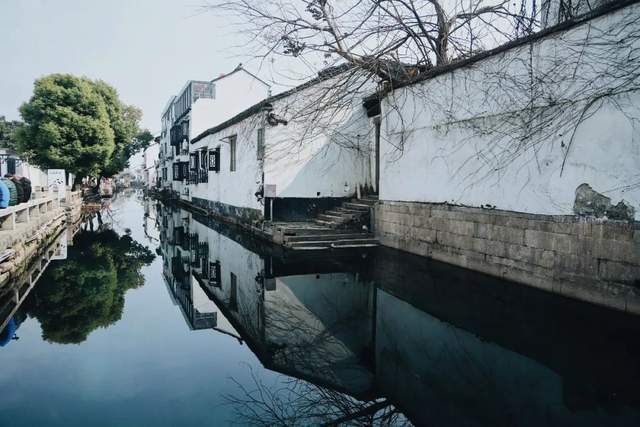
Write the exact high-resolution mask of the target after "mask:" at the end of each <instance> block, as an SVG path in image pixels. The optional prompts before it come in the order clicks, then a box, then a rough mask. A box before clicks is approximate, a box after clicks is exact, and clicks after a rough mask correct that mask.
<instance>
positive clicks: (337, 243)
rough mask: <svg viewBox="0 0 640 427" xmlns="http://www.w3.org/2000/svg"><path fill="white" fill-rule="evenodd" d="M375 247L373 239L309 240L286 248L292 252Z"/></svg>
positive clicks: (290, 244) (294, 243)
mask: <svg viewBox="0 0 640 427" xmlns="http://www.w3.org/2000/svg"><path fill="white" fill-rule="evenodd" d="M377 245H378V240H377V239H374V238H355V239H331V240H310V241H301V242H289V243H287V246H288V247H289V248H291V249H293V250H312V249H313V250H321V249H339V248H344V249H346V248H364V247H374V246H377Z"/></svg>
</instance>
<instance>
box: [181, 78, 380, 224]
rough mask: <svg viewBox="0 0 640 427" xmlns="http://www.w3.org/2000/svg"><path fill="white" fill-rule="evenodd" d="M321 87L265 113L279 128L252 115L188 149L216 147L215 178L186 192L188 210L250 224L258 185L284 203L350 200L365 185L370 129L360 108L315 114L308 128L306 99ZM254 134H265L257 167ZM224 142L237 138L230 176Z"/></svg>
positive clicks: (257, 209) (256, 211)
mask: <svg viewBox="0 0 640 427" xmlns="http://www.w3.org/2000/svg"><path fill="white" fill-rule="evenodd" d="M323 85H324V86H323ZM326 85H331V83H330V81H329V82H324V83H321V84H319V85H314V86H311V87H309V88H306V89H304V90H301V91H299V92H296V93H293V94H292V95H290V96H287V97H284V98H281V99H278V100H276V101H274V102H273V112H274V114H276V115H277V116H278V117H280V118H282V119H284V120H287V124H286V125H285V124H282V123H281V124H278V125H276V126H272V125H269V124H268V123H266V117H265V113H264V112H257V113H256V114H253V115H251V116H249V117H247V118H245V119H244V120H242V121H240V122H238V123H236V124H233V125H231V126H229V127H227V128H225V129H223V130H221V131H219V132H217V133H215V134H212V135H208V136H206V137H205V138H203V139H201V140H199V141H197V142H196V143H194V144H192V145H191V147H190V149H191V151H192V152H194V151H196V150H199V149H203V148H206V149H207V150H213V149H215V148H217V147H220V171H219V172H213V171H209V180H208V183H199V184H194V185H190V189H191V191H190V197H191V202H192V203H195V204H197V205H198V206H202V207H205V208H208V209H213V210H216V211H220V213H221V214H223V215H227V216H239V217H240V218H242V219H243V220H247V219H258V218H259V217H260V216H261V215H262V212H263V211H264V205H263V202H262V201H261V200H259V199H258V197H256V192H258V191H259V189H260V188H261V186H262V185H263V183H264V186H265V187H266V186H271V188H273V187H275V194H276V197H277V198H289V199H291V198H296V199H318V198H336V197H350V196H352V195H353V194H355V192H356V188H357V186H358V185H368V184H369V183H370V182H371V178H370V171H369V146H370V135H369V134H370V133H371V127H370V123H369V119H368V118H367V117H366V112H365V110H364V108H362V106H361V105H360V103H359V102H354V103H353V104H352V105H351V104H350V105H349V106H348V107H346V108H340V111H338V112H336V111H326V112H323V113H322V114H320V116H319V117H317V120H316V122H315V123H314V125H310V124H309V120H308V117H307V116H305V113H306V112H307V110H308V108H310V106H309V105H308V102H309V100H312V99H314V98H313V93H311V92H313V91H321V90H323V88H326ZM198 102H200V101H198ZM260 128H264V129H265V136H264V158H263V159H260V158H259V156H258V129H260ZM232 135H236V136H237V145H236V170H235V171H231V170H230V145H229V143H228V138H229V137H230V136H232ZM354 144H355V146H356V147H357V146H358V144H361V150H359V151H358V150H357V149H355V150H354ZM263 173H264V179H263ZM277 203H278V202H277V201H276V204H277Z"/></svg>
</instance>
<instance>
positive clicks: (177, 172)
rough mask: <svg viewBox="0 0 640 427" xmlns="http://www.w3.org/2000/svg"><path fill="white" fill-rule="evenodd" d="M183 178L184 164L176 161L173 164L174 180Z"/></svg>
mask: <svg viewBox="0 0 640 427" xmlns="http://www.w3.org/2000/svg"><path fill="white" fill-rule="evenodd" d="M181 179H182V164H181V163H178V162H176V163H174V164H173V180H174V181H180V180H181Z"/></svg>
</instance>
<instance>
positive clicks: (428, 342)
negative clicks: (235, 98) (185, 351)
mask: <svg viewBox="0 0 640 427" xmlns="http://www.w3.org/2000/svg"><path fill="white" fill-rule="evenodd" d="M158 210H159V211H158V214H157V221H158V225H159V228H160V229H161V234H160V241H161V254H162V257H163V264H164V277H165V280H166V283H167V285H168V287H169V289H170V291H171V294H172V296H173V297H174V299H175V301H176V303H177V304H179V305H180V307H181V310H182V312H183V314H184V316H185V319H186V321H187V323H188V324H189V325H190V327H191V328H192V329H215V330H218V331H220V332H222V333H225V334H229V335H232V336H234V337H236V338H237V339H238V340H240V342H243V343H246V344H247V345H248V346H249V347H250V348H251V350H252V351H253V352H254V353H255V354H256V355H257V356H258V358H259V359H260V361H261V362H262V363H263V365H264V366H265V367H267V368H269V369H271V370H274V371H277V372H281V373H283V374H286V375H287V376H288V377H287V378H289V379H286V378H285V379H283V380H282V381H281V382H280V383H279V384H268V385H265V384H264V383H263V382H262V381H261V380H260V377H259V375H252V378H253V380H252V382H251V383H246V382H245V383H242V382H238V383H237V385H238V389H237V392H236V393H235V394H227V395H226V396H225V399H226V401H227V402H229V403H230V404H232V405H233V406H234V409H235V412H236V417H237V419H236V421H239V422H245V423H249V424H254V425H273V424H281V425H299V424H324V423H342V422H344V423H347V422H349V423H361V424H367V425H370V424H381V425H384V424H401V423H403V422H405V421H406V419H405V418H404V417H405V416H406V417H407V418H408V419H410V420H411V422H413V423H415V424H420V425H425V424H434V425H531V426H534V425H541V424H558V425H603V424H606V425H633V424H635V423H638V422H640V416H639V414H638V407H639V406H640V393H638V392H637V384H638V380H640V362H639V361H640V341H639V340H638V337H640V324H639V323H640V322H639V321H638V318H635V317H631V316H627V315H624V314H622V313H617V312H610V311H608V310H605V309H602V308H599V307H594V306H590V305H588V304H584V303H579V302H575V301H571V300H567V299H564V298H559V297H558V296H555V295H549V294H546V293H544V292H541V291H538V290H534V289H530V288H527V287H522V286H518V285H512V284H508V283H504V282H501V281H498V280H496V279H492V278H488V277H485V276H482V275H478V274H472V273H469V272H467V271H464V270H461V269H457V268H454V267H451V266H447V265H444V264H440V263H435V262H429V261H425V260H424V259H422V258H418V257H413V256H410V255H407V254H402V253H399V252H397V251H391V250H386V249H382V248H379V249H376V250H372V251H368V252H362V253H357V254H354V253H352V252H351V253H349V254H346V255H345V254H341V255H336V254H335V253H333V254H294V255H292V254H290V253H287V254H284V253H280V252H279V251H278V249H277V248H273V247H270V246H268V245H265V244H263V243H261V242H259V241H256V240H255V239H252V238H251V237H250V236H246V235H244V234H242V233H240V232H237V231H235V230H234V229H232V228H229V227H225V226H222V225H220V224H217V223H215V222H213V221H211V220H209V219H207V218H203V217H199V216H197V215H196V216H194V215H192V214H190V213H188V212H187V211H184V210H181V209H177V208H172V207H168V206H161V205H159V206H158ZM399 412H402V414H404V415H401V414H400V413H399Z"/></svg>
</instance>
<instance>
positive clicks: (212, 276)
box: [209, 261, 221, 288]
mask: <svg viewBox="0 0 640 427" xmlns="http://www.w3.org/2000/svg"><path fill="white" fill-rule="evenodd" d="M209 283H211V284H212V285H213V286H215V287H216V288H219V287H220V285H221V283H220V261H216V262H209Z"/></svg>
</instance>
